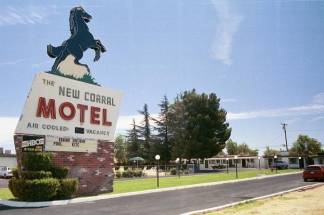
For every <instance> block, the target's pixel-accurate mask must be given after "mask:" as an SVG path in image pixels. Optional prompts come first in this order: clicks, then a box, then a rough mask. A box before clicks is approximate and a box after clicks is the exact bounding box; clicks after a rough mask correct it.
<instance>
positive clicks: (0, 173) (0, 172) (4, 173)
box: [0, 166, 12, 178]
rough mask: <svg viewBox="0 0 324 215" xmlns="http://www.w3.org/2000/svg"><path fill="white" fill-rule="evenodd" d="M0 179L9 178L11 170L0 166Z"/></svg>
mask: <svg viewBox="0 0 324 215" xmlns="http://www.w3.org/2000/svg"><path fill="white" fill-rule="evenodd" d="M0 177H2V178H11V177H12V170H11V169H10V168H9V167H7V166H0Z"/></svg>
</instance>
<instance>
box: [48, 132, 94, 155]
mask: <svg viewBox="0 0 324 215" xmlns="http://www.w3.org/2000/svg"><path fill="white" fill-rule="evenodd" d="M97 144H98V141H97V140H91V139H81V138H70V137H55V136H46V143H45V151H61V152H89V153H90V152H97Z"/></svg>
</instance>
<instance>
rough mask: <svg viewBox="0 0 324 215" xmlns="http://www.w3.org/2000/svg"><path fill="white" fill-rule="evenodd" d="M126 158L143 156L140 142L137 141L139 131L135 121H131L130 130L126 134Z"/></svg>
mask: <svg viewBox="0 0 324 215" xmlns="http://www.w3.org/2000/svg"><path fill="white" fill-rule="evenodd" d="M127 156H128V159H130V158H133V157H141V156H143V150H142V147H141V140H140V139H139V131H138V128H137V125H136V123H135V119H133V124H132V129H130V130H129V131H128V134H127Z"/></svg>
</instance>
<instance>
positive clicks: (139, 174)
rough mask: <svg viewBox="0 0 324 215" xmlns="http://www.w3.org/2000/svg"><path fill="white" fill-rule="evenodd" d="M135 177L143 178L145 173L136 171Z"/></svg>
mask: <svg viewBox="0 0 324 215" xmlns="http://www.w3.org/2000/svg"><path fill="white" fill-rule="evenodd" d="M133 175H134V176H135V177H142V176H143V171H141V170H135V171H134V172H133Z"/></svg>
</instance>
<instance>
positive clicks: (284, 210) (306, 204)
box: [209, 184, 324, 215]
mask: <svg viewBox="0 0 324 215" xmlns="http://www.w3.org/2000/svg"><path fill="white" fill-rule="evenodd" d="M323 196H324V184H323V185H322V186H320V187H316V188H312V189H303V190H300V191H296V192H292V193H288V194H284V195H281V196H277V197H273V198H269V199H265V200H259V201H252V202H249V203H244V204H240V205H237V206H234V207H231V208H227V209H224V210H221V211H217V212H213V213H209V215H229V214H231V215H251V214H253V215H254V214H262V215H282V214H294V215H307V214H312V215H323V214H324V201H323Z"/></svg>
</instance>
